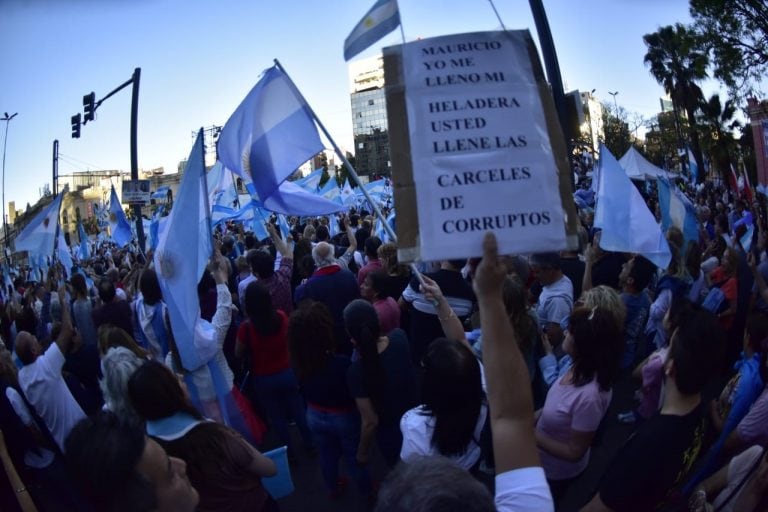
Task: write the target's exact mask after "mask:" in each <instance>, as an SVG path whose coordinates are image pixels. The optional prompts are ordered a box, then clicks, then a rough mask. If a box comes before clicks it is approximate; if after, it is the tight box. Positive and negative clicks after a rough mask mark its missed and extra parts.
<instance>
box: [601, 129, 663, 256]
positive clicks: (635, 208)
mask: <svg viewBox="0 0 768 512" xmlns="http://www.w3.org/2000/svg"><path fill="white" fill-rule="evenodd" d="M594 224H595V227H597V228H602V230H603V231H602V234H601V237H600V247H602V248H603V249H605V250H606V251H615V252H631V253H637V254H641V255H643V256H645V257H646V258H647V259H649V260H650V261H652V262H653V263H654V264H656V266H657V267H659V268H667V267H668V266H669V262H670V261H671V260H672V253H671V251H670V249H669V245H668V244H667V240H666V239H665V238H664V233H662V231H661V228H660V227H659V225H658V224H657V223H656V219H655V218H654V217H653V214H652V213H651V211H650V210H649V209H648V206H647V205H646V204H645V201H644V200H643V197H642V196H641V195H640V192H638V190H637V188H635V186H634V185H633V184H632V182H631V181H630V179H629V178H628V177H627V174H626V173H625V172H624V169H622V168H621V166H620V165H619V162H617V161H616V157H614V156H613V155H612V154H611V152H610V151H608V148H606V147H605V145H604V144H601V145H600V182H599V184H598V190H597V206H596V208H595V222H594Z"/></svg>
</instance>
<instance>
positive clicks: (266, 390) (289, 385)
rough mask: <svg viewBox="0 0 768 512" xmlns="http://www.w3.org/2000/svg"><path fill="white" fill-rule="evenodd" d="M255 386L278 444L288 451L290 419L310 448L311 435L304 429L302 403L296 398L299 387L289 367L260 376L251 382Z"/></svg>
mask: <svg viewBox="0 0 768 512" xmlns="http://www.w3.org/2000/svg"><path fill="white" fill-rule="evenodd" d="M254 385H255V386H256V394H257V395H258V397H259V401H260V402H261V404H262V406H263V407H264V409H265V410H266V413H267V417H269V421H270V422H272V426H273V427H274V428H275V431H276V432H277V437H278V439H279V440H280V442H281V443H282V444H284V445H285V446H288V448H289V449H290V448H291V444H290V434H289V433H288V420H289V419H292V420H293V421H295V422H296V426H297V427H298V428H299V432H300V433H301V437H302V439H303V440H304V444H305V445H306V446H307V447H311V446H312V434H310V432H309V427H308V426H307V417H306V412H305V408H304V400H302V398H301V395H299V384H298V382H297V381H296V376H295V375H294V373H293V370H291V369H290V368H288V369H286V370H283V371H282V372H279V373H276V374H274V375H266V376H262V375H260V376H258V377H256V378H255V379H254Z"/></svg>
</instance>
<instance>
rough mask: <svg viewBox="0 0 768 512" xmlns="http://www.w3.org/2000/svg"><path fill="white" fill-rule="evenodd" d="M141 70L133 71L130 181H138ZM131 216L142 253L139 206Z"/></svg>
mask: <svg viewBox="0 0 768 512" xmlns="http://www.w3.org/2000/svg"><path fill="white" fill-rule="evenodd" d="M140 79H141V68H136V69H134V70H133V78H131V82H133V91H132V99H131V179H132V180H138V179H139V153H138V124H139V80H140ZM133 216H134V217H136V237H137V238H138V239H139V249H140V250H141V252H142V253H143V252H144V250H145V249H146V239H145V237H144V222H143V220H142V219H143V218H142V216H141V205H139V204H135V205H133Z"/></svg>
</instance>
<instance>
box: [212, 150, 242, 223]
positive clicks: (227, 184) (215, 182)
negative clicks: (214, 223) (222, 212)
mask: <svg viewBox="0 0 768 512" xmlns="http://www.w3.org/2000/svg"><path fill="white" fill-rule="evenodd" d="M234 178H235V177H234V174H233V173H232V171H230V170H229V169H227V168H226V167H224V165H223V164H222V163H221V162H218V161H217V162H216V163H215V164H214V165H213V167H211V170H210V171H208V178H207V181H208V204H209V205H210V206H211V211H213V210H214V208H215V207H216V206H219V207H224V208H231V209H236V208H239V207H240V201H239V200H238V197H237V189H236V188H235V179H234Z"/></svg>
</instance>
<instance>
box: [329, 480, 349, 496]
mask: <svg viewBox="0 0 768 512" xmlns="http://www.w3.org/2000/svg"><path fill="white" fill-rule="evenodd" d="M348 485H349V480H348V479H347V477H345V476H341V477H339V479H338V480H336V488H335V489H334V490H332V491H331V492H330V494H329V495H328V498H330V499H331V500H332V501H336V500H338V499H340V498H341V497H342V496H343V495H344V492H345V491H346V490H347V486H348Z"/></svg>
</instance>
